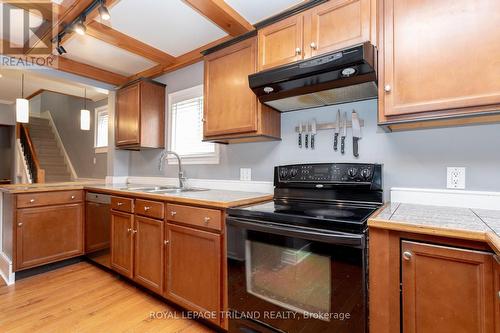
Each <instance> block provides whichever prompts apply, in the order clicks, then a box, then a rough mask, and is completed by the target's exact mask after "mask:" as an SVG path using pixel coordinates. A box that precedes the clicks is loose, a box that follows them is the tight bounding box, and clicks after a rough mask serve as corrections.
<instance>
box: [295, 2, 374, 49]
mask: <svg viewBox="0 0 500 333" xmlns="http://www.w3.org/2000/svg"><path fill="white" fill-rule="evenodd" d="M307 15H311V20H310V22H311V29H310V31H311V38H310V40H307V41H306V42H305V43H304V49H305V51H306V52H310V56H316V55H319V54H322V53H327V52H332V51H335V50H339V49H342V48H346V47H349V46H353V45H356V44H360V43H363V42H366V41H368V40H370V0H332V1H328V2H327V3H325V4H323V5H320V6H317V7H314V8H312V9H311V10H309V11H308V12H307ZM306 31H307V29H306Z"/></svg>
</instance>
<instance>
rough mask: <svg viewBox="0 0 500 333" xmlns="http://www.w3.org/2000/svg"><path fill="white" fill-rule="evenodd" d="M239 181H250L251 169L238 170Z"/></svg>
mask: <svg viewBox="0 0 500 333" xmlns="http://www.w3.org/2000/svg"><path fill="white" fill-rule="evenodd" d="M240 180H252V169H251V168H240Z"/></svg>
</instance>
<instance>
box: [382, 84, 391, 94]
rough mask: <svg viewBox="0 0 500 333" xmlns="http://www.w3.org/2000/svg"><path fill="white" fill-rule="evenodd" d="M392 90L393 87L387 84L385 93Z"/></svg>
mask: <svg viewBox="0 0 500 333" xmlns="http://www.w3.org/2000/svg"><path fill="white" fill-rule="evenodd" d="M391 90H392V87H391V85H390V84H386V85H385V86H384V91H385V92H390V91H391Z"/></svg>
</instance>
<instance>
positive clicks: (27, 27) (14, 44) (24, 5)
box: [0, 0, 53, 56]
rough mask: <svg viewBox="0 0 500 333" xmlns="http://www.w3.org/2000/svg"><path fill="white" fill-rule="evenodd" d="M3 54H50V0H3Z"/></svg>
mask: <svg viewBox="0 0 500 333" xmlns="http://www.w3.org/2000/svg"><path fill="white" fill-rule="evenodd" d="M0 10H1V17H0V18H1V20H2V35H1V38H2V50H1V51H2V52H1V53H2V54H4V55H9V56H19V55H26V54H30V55H33V56H41V55H45V56H48V55H50V54H52V42H51V39H52V20H53V10H52V2H51V1H50V0H47V1H43V0H42V1H38V2H32V1H15V0H11V1H2V0H0Z"/></svg>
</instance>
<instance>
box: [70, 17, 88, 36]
mask: <svg viewBox="0 0 500 333" xmlns="http://www.w3.org/2000/svg"><path fill="white" fill-rule="evenodd" d="M83 22H84V19H82V20H80V21H78V22H76V23H75V24H74V25H73V30H74V31H75V32H76V33H77V34H79V35H82V36H83V35H85V31H87V27H86V26H85V24H83Z"/></svg>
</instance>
